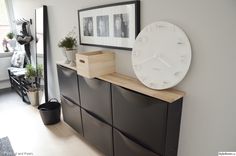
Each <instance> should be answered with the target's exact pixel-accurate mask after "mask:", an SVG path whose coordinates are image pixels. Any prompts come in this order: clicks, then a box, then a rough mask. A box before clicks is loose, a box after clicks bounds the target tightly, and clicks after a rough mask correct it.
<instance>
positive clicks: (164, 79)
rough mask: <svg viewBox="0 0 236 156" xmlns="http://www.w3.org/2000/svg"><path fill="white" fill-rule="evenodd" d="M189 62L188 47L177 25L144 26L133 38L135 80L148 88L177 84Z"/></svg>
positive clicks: (165, 87)
mask: <svg viewBox="0 0 236 156" xmlns="http://www.w3.org/2000/svg"><path fill="white" fill-rule="evenodd" d="M190 63H191V45H190V42H189V39H188V37H187V35H186V34H185V32H184V31H183V30H182V29H180V28H179V27H178V26H176V25H174V24H171V23H168V22H164V21H159V22H155V23H153V24H150V25H148V26H146V27H145V28H144V29H143V30H142V31H141V32H140V33H139V35H138V36H137V38H136V41H135V43H134V47H133V51H132V64H133V68H134V72H135V74H136V76H137V77H138V79H139V80H140V81H141V82H142V83H143V84H144V85H145V86H147V87H150V88H152V89H158V90H162V89H167V88H171V87H174V86H175V85H177V84H178V83H179V82H180V81H181V80H182V79H183V78H184V77H185V75H186V73H187V71H188V69H189V66H190Z"/></svg>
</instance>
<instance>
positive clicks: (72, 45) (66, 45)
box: [58, 30, 77, 66]
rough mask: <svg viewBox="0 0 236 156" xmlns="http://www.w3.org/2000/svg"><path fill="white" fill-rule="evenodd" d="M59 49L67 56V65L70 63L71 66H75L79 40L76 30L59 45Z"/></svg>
mask: <svg viewBox="0 0 236 156" xmlns="http://www.w3.org/2000/svg"><path fill="white" fill-rule="evenodd" d="M58 47H60V48H63V51H64V52H65V56H66V57H67V59H68V60H66V61H65V63H67V64H68V63H70V66H75V54H76V53H77V39H76V36H75V32H74V30H72V31H71V32H70V33H68V34H67V35H66V36H65V38H63V39H62V40H61V41H60V42H59V43H58Z"/></svg>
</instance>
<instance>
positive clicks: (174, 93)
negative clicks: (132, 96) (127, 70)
mask: <svg viewBox="0 0 236 156" xmlns="http://www.w3.org/2000/svg"><path fill="white" fill-rule="evenodd" d="M57 64H59V65H62V66H65V67H67V68H70V69H73V70H76V67H71V66H69V65H66V64H63V63H62V62H57ZM96 78H98V79H101V80H104V81H107V82H110V83H112V84H115V85H118V86H121V87H124V88H127V89H130V90H133V91H136V92H139V93H142V94H145V95H148V96H151V97H154V98H157V99H160V100H163V101H166V102H168V103H172V102H174V101H176V100H178V99H180V98H182V97H183V96H184V95H185V93H184V92H182V91H179V90H176V89H166V90H154V89H150V88H148V87H146V86H144V85H143V84H142V83H141V82H140V81H139V80H137V79H135V78H132V77H129V76H126V75H122V74H119V73H112V74H108V75H103V76H99V77H96Z"/></svg>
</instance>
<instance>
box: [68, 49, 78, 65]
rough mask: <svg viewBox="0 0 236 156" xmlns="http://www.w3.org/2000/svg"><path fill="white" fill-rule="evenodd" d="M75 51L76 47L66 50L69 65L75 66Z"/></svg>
mask: <svg viewBox="0 0 236 156" xmlns="http://www.w3.org/2000/svg"><path fill="white" fill-rule="evenodd" d="M76 53H77V49H72V50H66V56H67V58H68V60H69V61H70V66H71V67H74V66H75V54H76Z"/></svg>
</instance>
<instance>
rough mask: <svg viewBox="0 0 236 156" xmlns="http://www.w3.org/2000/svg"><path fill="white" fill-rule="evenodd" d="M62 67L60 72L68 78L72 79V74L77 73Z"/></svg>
mask: <svg viewBox="0 0 236 156" xmlns="http://www.w3.org/2000/svg"><path fill="white" fill-rule="evenodd" d="M59 66H60V68H61V69H60V68H59V70H60V71H61V72H62V73H63V74H64V75H66V76H68V77H70V76H71V75H72V74H74V73H75V71H74V70H72V69H68V68H66V67H63V66H61V65H59Z"/></svg>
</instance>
